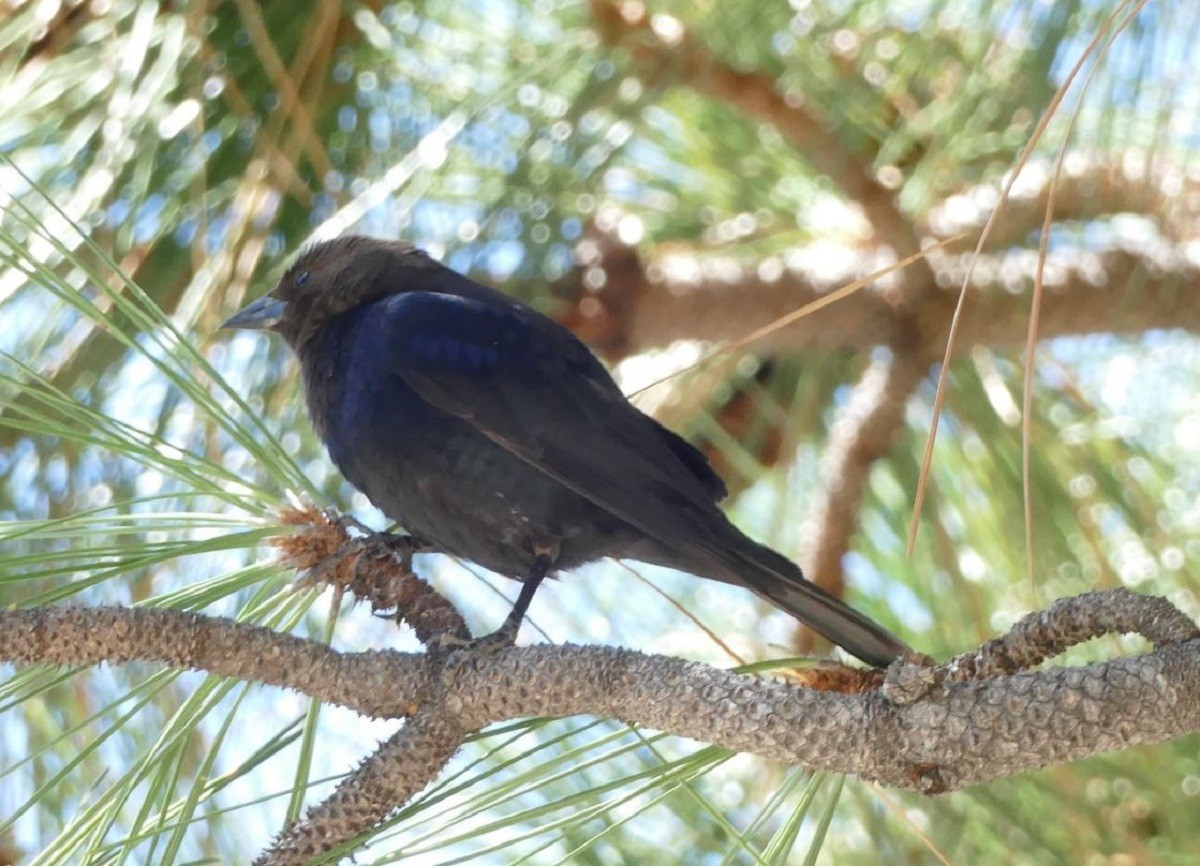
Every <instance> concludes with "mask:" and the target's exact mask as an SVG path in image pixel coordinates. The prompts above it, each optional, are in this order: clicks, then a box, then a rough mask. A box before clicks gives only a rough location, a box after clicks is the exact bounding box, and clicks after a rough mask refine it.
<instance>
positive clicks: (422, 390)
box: [375, 292, 720, 558]
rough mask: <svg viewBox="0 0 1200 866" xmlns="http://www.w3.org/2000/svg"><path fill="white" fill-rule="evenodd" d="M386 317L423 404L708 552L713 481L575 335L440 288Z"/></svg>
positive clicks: (396, 306)
mask: <svg viewBox="0 0 1200 866" xmlns="http://www.w3.org/2000/svg"><path fill="white" fill-rule="evenodd" d="M380 315H381V317H382V319H381V321H379V322H377V325H378V327H377V328H376V329H375V333H377V334H382V335H384V336H385V339H384V340H383V341H382V342H383V346H384V347H385V348H383V351H386V353H387V364H386V366H387V368H388V369H389V370H390V371H391V372H392V373H394V374H395V375H398V376H399V377H401V378H402V379H403V380H404V381H405V382H406V383H407V384H408V385H409V387H411V388H412V389H413V390H414V391H416V392H417V394H419V395H420V396H421V397H422V398H423V399H424V400H426V401H427V402H429V403H430V404H432V405H433V406H435V407H437V408H438V409H440V410H442V411H443V412H447V413H449V414H452V415H456V416H458V417H460V418H463V419H464V420H466V421H468V422H469V423H471V424H472V425H474V426H475V427H476V428H477V429H478V430H479V431H480V432H481V433H483V434H484V435H485V436H487V437H488V438H489V439H491V440H492V441H494V442H496V443H497V444H499V445H501V446H502V447H504V448H506V449H507V450H509V451H511V452H512V453H513V454H515V455H517V456H518V457H520V458H522V459H523V460H525V461H527V462H528V463H530V464H531V465H533V466H535V467H537V468H538V469H540V470H541V471H543V472H545V473H546V474H547V475H549V476H550V477H552V478H554V479H555V480H557V481H558V482H559V483H561V484H563V485H564V486H566V487H568V488H570V489H572V490H574V491H575V492H576V493H578V494H579V495H580V496H583V497H584V498H586V499H588V500H591V501H592V502H594V503H595V504H596V505H598V506H600V507H601V508H603V509H604V510H605V511H608V512H609V513H611V514H613V515H615V516H617V517H619V518H621V519H622V520H624V521H625V522H627V523H629V524H631V525H633V526H635V527H637V528H638V529H640V530H641V531H642V532H644V533H645V534H646V535H648V536H649V537H650V538H654V539H657V540H658V541H660V542H662V543H665V544H667V545H668V546H670V547H673V548H676V549H678V548H679V545H685V546H688V545H691V546H697V545H698V546H699V548H701V549H694V550H682V551H681V552H684V553H693V554H696V555H699V556H701V557H704V558H707V557H705V551H704V550H703V549H702V548H703V547H704V545H703V544H702V543H701V542H702V540H703V539H704V538H705V537H706V535H707V534H708V533H706V532H704V531H701V532H697V531H696V530H697V529H701V530H704V529H706V528H711V525H712V524H711V521H712V519H713V518H714V517H715V516H716V514H717V512H716V509H715V508H713V505H712V503H713V500H714V498H715V497H714V492H715V491H714V489H713V486H712V483H711V482H710V481H707V480H706V479H705V477H704V476H703V475H698V474H697V473H696V471H695V467H693V466H690V465H689V464H688V462H687V461H685V460H683V459H681V457H680V456H679V454H678V453H677V451H676V448H675V447H674V446H673V443H672V441H671V440H669V439H668V438H667V436H664V433H666V434H667V435H669V436H674V434H670V433H669V431H665V430H664V429H663V428H662V427H660V426H659V425H658V424H657V423H656V422H655V421H654V420H653V419H651V418H649V417H648V416H646V415H643V414H642V413H641V412H639V411H638V410H637V409H636V408H634V407H633V406H631V405H630V404H629V403H628V402H627V401H626V399H625V397H624V396H623V395H622V394H621V392H620V390H619V389H618V388H617V387H616V385H615V384H614V383H613V381H612V379H611V378H610V377H609V375H608V373H607V371H605V370H604V367H603V366H602V365H601V364H600V362H599V361H597V360H596V358H595V357H594V356H593V355H592V354H591V353H590V352H589V351H588V350H587V348H586V347H585V346H584V345H583V344H582V343H580V342H579V341H578V340H577V339H576V338H575V337H574V336H573V335H572V334H571V333H570V332H569V331H566V330H565V329H563V328H561V327H559V326H558V325H557V324H555V323H553V322H551V321H549V320H547V319H544V318H542V317H541V316H538V315H537V314H536V313H533V312H532V311H531V310H529V309H528V308H525V307H522V306H520V305H517V304H507V303H505V304H497V303H491V302H484V301H480V300H478V299H473V298H464V297H459V296H454V295H446V294H437V293H432V292H407V293H404V294H400V295H395V296H393V297H391V298H389V299H387V301H386V302H384V303H383V304H381V305H380ZM680 444H682V445H686V443H683V442H682V440H680ZM687 447H688V448H690V446H687ZM696 455H697V458H698V459H700V460H702V459H703V458H702V457H700V455H699V452H696ZM709 473H710V474H711V470H709ZM713 478H715V475H714V476H713ZM716 483H717V484H718V485H719V483H720V482H719V479H718V480H717V482H716Z"/></svg>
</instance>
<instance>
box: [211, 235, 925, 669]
mask: <svg viewBox="0 0 1200 866" xmlns="http://www.w3.org/2000/svg"><path fill="white" fill-rule="evenodd" d="M224 327H229V328H265V329H270V330H274V331H278V332H279V333H280V334H281V335H282V336H283V338H284V339H285V340H286V341H287V342H288V344H289V345H290V346H291V347H292V348H293V349H294V350H295V351H296V354H297V355H298V356H299V359H300V368H301V370H302V372H303V377H304V387H305V393H306V395H307V398H308V409H309V413H310V415H311V417H312V421H313V425H314V426H315V428H316V430H317V432H318V433H319V434H320V436H321V438H322V439H323V440H324V441H325V444H326V445H327V446H328V448H329V453H330V456H332V458H333V460H334V462H335V463H336V464H337V465H338V467H339V468H340V469H341V471H342V472H343V473H344V474H345V476H346V478H348V479H349V480H350V481H351V483H353V484H354V485H355V486H356V487H358V488H359V489H360V490H362V491H363V493H365V494H366V495H367V496H368V497H369V498H370V500H371V501H372V502H373V503H374V504H375V505H377V506H378V507H379V508H380V510H382V511H383V513H384V514H386V515H387V516H388V517H390V518H392V519H393V520H396V521H398V522H399V523H400V524H401V525H403V526H404V527H405V528H406V529H407V530H408V531H410V532H411V533H413V535H414V536H415V537H417V538H419V539H422V540H423V541H424V542H427V543H428V544H429V545H431V546H432V547H433V548H435V549H437V550H440V551H443V552H446V553H451V554H454V555H456V556H460V557H462V558H464V559H467V560H470V561H472V562H476V563H478V564H480V565H482V566H484V567H485V568H488V569H491V570H492V571H495V572H497V573H499V574H503V575H506V576H508V577H512V578H516V579H518V580H522V581H524V585H523V587H522V589H521V592H520V595H519V598H518V600H517V603H516V605H515V606H514V608H513V611H512V613H511V614H510V615H509V617H508V619H507V620H506V621H505V624H504V625H503V626H502V627H501V629H500V630H499V631H498V632H497V633H496V634H497V635H498V636H500V637H501V638H502V639H507V640H510V641H511V640H512V639H513V638H515V636H516V632H517V630H518V628H519V627H520V623H521V620H522V618H523V616H524V614H525V610H526V608H528V606H529V603H530V601H531V600H532V599H533V594H534V591H535V590H536V589H537V586H538V584H539V583H540V582H541V581H542V579H543V578H544V577H546V575H548V574H553V573H555V572H559V571H565V570H569V569H572V568H575V567H576V566H579V565H582V564H584V563H587V562H592V561H594V560H597V559H600V558H602V557H605V556H611V557H617V558H628V559H635V560H640V561H642V562H648V563H654V564H656V565H664V566H668V567H671V568H677V569H681V570H683V571H687V572H691V573H692V574H696V575H700V576H703V577H708V578H712V579H714V580H721V581H724V582H726V583H732V584H736V585H738V586H745V587H749V588H750V589H752V590H754V591H755V592H757V593H758V594H759V595H760V596H762V597H764V598H766V599H768V600H770V601H771V602H773V603H774V604H776V605H777V606H779V607H781V608H783V609H784V610H786V611H788V612H789V613H791V614H792V615H794V616H795V617H796V618H797V619H799V620H800V621H801V622H804V623H807V624H808V625H809V626H811V627H812V628H814V629H815V630H816V631H818V632H820V633H821V634H823V635H825V637H827V638H829V639H830V640H831V641H833V642H834V643H836V644H838V645H839V646H841V647H842V648H844V649H845V650H846V651H847V652H849V653H851V654H852V655H855V656H857V657H858V658H860V659H862V660H863V661H865V662H868V663H870V664H872V665H876V666H884V665H886V664H888V663H889V662H891V661H892V660H893V659H894V658H896V657H897V656H898V655H900V654H901V653H902V652H903V651H904V650H905V649H906V647H905V645H904V643H902V642H901V641H900V640H899V639H897V638H896V637H894V636H893V635H891V634H890V633H889V632H888V631H886V630H885V629H884V628H883V627H881V626H879V625H878V624H876V623H875V622H873V621H871V620H870V619H868V618H867V617H865V616H863V615H862V614H860V613H858V612H857V611H855V610H853V609H852V608H850V607H848V606H847V605H846V604H844V603H843V602H841V601H840V600H838V599H837V598H835V597H834V596H832V595H830V594H829V593H827V592H825V591H824V590H822V589H820V588H819V587H817V586H815V585H814V584H812V583H810V582H809V581H807V580H805V579H804V577H803V576H802V575H801V573H800V569H799V568H798V567H797V566H796V565H795V564H793V563H792V562H790V561H789V560H788V559H786V558H785V557H783V556H781V555H779V554H778V553H776V552H775V551H773V550H771V549H770V548H767V547H764V546H763V545H761V544H758V543H757V542H754V541H752V540H751V539H749V538H747V537H746V536H745V535H743V534H742V533H741V532H740V531H739V530H738V529H737V528H736V527H734V525H733V524H732V523H730V522H729V520H728V519H727V518H726V517H725V515H724V513H723V512H722V511H721V509H720V508H719V507H718V506H717V503H718V502H719V501H720V500H721V499H722V498H723V497H724V495H725V492H726V491H725V485H724V484H723V483H722V481H721V479H720V478H719V477H717V475H716V474H715V473H714V472H713V470H712V469H711V468H710V467H709V465H708V461H707V460H706V459H705V457H704V455H703V454H701V453H700V452H699V451H697V450H696V449H695V448H693V447H692V446H691V445H689V444H688V443H687V442H685V441H684V440H683V439H681V438H680V437H678V436H676V435H675V434H674V433H672V432H671V431H670V430H667V429H666V428H665V427H663V426H662V425H661V424H659V423H658V422H657V421H655V420H654V419H653V418H651V417H649V416H648V415H645V414H643V413H642V412H640V411H639V410H638V409H636V408H635V407H634V406H633V405H632V404H630V403H629V401H628V400H626V399H625V397H624V395H623V394H622V393H621V391H620V390H619V389H618V388H617V386H616V384H615V383H614V382H613V380H612V378H611V377H610V376H609V374H608V372H607V371H606V370H605V369H604V367H603V365H601V363H600V362H599V361H598V360H597V359H596V358H595V356H593V355H592V353H591V352H589V351H588V349H587V347H585V346H584V345H583V343H581V342H580V341H579V340H578V339H576V337H575V336H574V335H573V334H571V333H570V332H569V331H567V330H566V329H565V328H562V327H561V326H559V325H558V324H556V323H555V322H553V321H551V320H550V319H548V318H546V317H545V316H542V315H541V314H539V313H537V312H535V311H534V310H532V309H530V308H529V307H527V306H525V305H523V304H521V303H519V302H517V301H515V300H513V299H512V298H509V297H507V296H506V295H504V294H503V293H501V292H499V291H497V290H495V289H492V288H488V287H486V286H482V285H480V284H478V283H476V282H473V281H472V280H470V279H468V278H467V277H464V276H462V275H461V274H458V273H456V272H454V271H452V270H450V269H449V268H446V267H444V266H443V265H441V264H439V263H438V262H436V261H434V260H433V259H431V258H430V257H429V256H427V255H426V254H425V253H423V252H422V251H420V250H418V249H415V248H414V247H412V246H411V245H409V244H406V243H402V242H390V241H383V240H378V239H374V238H368V237H361V236H348V237H341V238H337V239H335V240H331V241H325V242H322V243H318V244H316V245H314V246H312V247H310V248H308V249H307V250H305V251H304V252H302V253H301V254H300V255H299V257H298V258H297V259H296V261H295V262H294V263H293V264H292V265H291V267H289V268H288V270H287V272H286V273H285V274H284V275H283V278H282V279H281V280H280V282H279V284H278V285H277V286H276V287H275V289H274V290H273V291H271V293H270V294H268V295H266V296H265V297H262V298H260V299H259V300H257V301H254V302H253V303H251V304H250V305H249V306H247V307H246V308H245V309H243V310H242V311H241V312H239V313H237V314H236V315H235V316H234V317H233V318H231V319H230V320H229V321H228V322H226V323H225V325H224Z"/></svg>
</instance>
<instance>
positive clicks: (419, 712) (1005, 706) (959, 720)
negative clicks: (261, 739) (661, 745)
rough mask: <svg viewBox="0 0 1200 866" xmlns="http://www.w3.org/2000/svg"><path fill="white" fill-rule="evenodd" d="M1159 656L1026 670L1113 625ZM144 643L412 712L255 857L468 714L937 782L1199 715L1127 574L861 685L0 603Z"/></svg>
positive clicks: (355, 795)
mask: <svg viewBox="0 0 1200 866" xmlns="http://www.w3.org/2000/svg"><path fill="white" fill-rule="evenodd" d="M1114 632H1139V633H1141V634H1143V635H1144V636H1145V637H1147V639H1149V640H1151V641H1152V642H1154V643H1155V644H1156V645H1155V648H1154V649H1153V651H1151V652H1148V653H1146V654H1145V655H1141V656H1136V657H1131V658H1118V659H1114V660H1112V661H1108V662H1104V663H1100V664H1092V665H1087V666H1084V667H1057V668H1043V669H1040V670H1028V669H1027V668H1028V667H1029V666H1031V665H1035V664H1038V663H1040V662H1041V661H1043V660H1044V659H1046V658H1049V657H1050V656H1053V655H1055V654H1057V653H1059V652H1061V651H1062V650H1064V649H1066V648H1068V647H1070V646H1072V645H1074V644H1077V643H1080V642H1082V641H1084V640H1087V639H1089V638H1092V637H1095V636H1097V635H1102V634H1108V633H1114ZM134 659H140V660H146V661H159V662H162V663H164V664H168V665H170V666H172V667H175V668H191V669H203V670H207V671H209V672H211V673H214V674H218V675H221V676H233V677H239V678H242V679H246V680H255V681H259V682H263V683H269V684H273V685H279V686H283V687H286V688H290V689H293V690H296V691H298V692H301V693H303V694H306V695H310V696H314V697H319V698H321V699H322V700H326V701H330V702H333V703H338V704H341V705H343V706H347V707H351V708H353V709H355V710H357V711H358V712H361V713H363V714H366V715H369V716H372V717H392V718H400V717H405V718H408V719H409V721H408V722H407V723H406V725H405V727H404V728H403V729H402V730H401V731H400V732H399V733H398V734H397V735H396V736H394V737H393V738H391V739H390V740H389V741H388V742H386V743H385V744H384V745H383V746H382V747H381V749H380V750H379V751H378V752H377V753H376V754H374V755H372V756H371V757H370V758H368V759H367V760H366V761H365V762H364V763H363V764H362V765H361V766H360V767H359V768H358V769H357V770H355V771H354V772H353V773H352V774H351V775H350V776H349V777H347V779H346V780H345V781H344V782H343V783H342V784H341V785H340V786H339V787H338V789H337V791H335V793H334V794H333V795H332V796H331V797H330V798H329V799H328V800H327V801H326V802H324V803H322V804H320V805H318V806H316V807H314V809H313V810H311V811H310V813H309V814H308V816H306V818H305V819H304V820H302V821H300V822H297V823H296V824H294V825H292V826H291V827H289V828H287V829H286V830H285V831H284V833H283V834H282V835H281V836H280V838H279V839H277V840H276V842H275V844H274V845H273V846H272V847H271V848H270V849H269V850H268V851H267V852H266V853H264V854H263V855H262V857H261V858H260V859H259V860H258V861H257V862H258V863H259V864H260V866H284V864H289V866H290V864H300V863H304V862H307V860H308V859H309V858H311V857H312V856H314V855H315V854H317V853H319V852H322V851H328V850H331V849H332V848H335V847H337V846H339V845H341V844H344V843H345V842H347V841H348V840H349V839H352V838H354V837H355V836H357V835H359V834H361V833H363V832H366V831H368V830H369V829H370V828H371V827H373V826H375V825H377V824H378V823H379V822H381V821H382V820H384V819H385V818H386V817H387V816H388V815H389V814H391V813H392V812H393V811H394V810H395V809H397V808H399V807H400V806H401V805H403V804H404V803H405V802H406V801H407V800H409V799H410V798H411V797H413V796H414V795H415V794H417V793H418V792H419V791H420V790H421V789H423V788H424V787H425V786H426V785H427V784H428V783H429V782H430V781H432V780H433V779H434V778H435V777H436V775H437V773H438V772H439V771H440V770H441V768H442V767H443V766H444V765H445V763H446V761H447V760H449V758H450V757H451V756H452V755H453V754H454V752H455V751H456V750H457V748H458V747H459V746H460V745H461V743H462V742H463V741H464V740H465V738H466V737H467V736H468V735H469V734H471V733H472V732H475V731H478V730H480V729H482V728H485V727H487V726H488V725H490V724H494V723H497V722H503V721H506V720H511V719H515V718H520V717H524V716H544V715H553V716H565V715H576V714H595V715H603V716H608V717H611V718H616V719H621V720H623V721H626V722H629V723H632V724H638V725H641V726H644V727H648V728H655V729H658V730H662V731H666V732H669V733H672V734H676V735H678V736H684V737H690V738H693V739H697V740H701V741H705V742H710V743H714V744H716V745H719V746H722V747H724V748H728V749H733V750H737V751H742V752H749V753H753V754H756V755H761V756H763V757H765V758H770V759H773V760H778V761H783V762H786V763H788V764H796V765H803V766H807V767H811V768H814V769H818V768H819V769H825V770H832V771H836V772H843V773H853V774H856V775H858V776H860V777H862V778H864V779H868V780H872V781H876V782H879V783H881V784H885V785H890V786H894V787H898V788H904V789H908V790H916V791H922V792H925V793H937V792H941V791H949V790H954V789H958V788H963V787H966V786H970V785H976V784H980V783H982V782H985V781H988V780H990V779H996V778H999V777H1002V776H1007V775H1011V774H1014V773H1020V772H1024V771H1027V770H1033V769H1037V768H1040V767H1046V766H1049V765H1051V764H1056V763H1061V762H1065V761H1073V760H1078V759H1080V758H1084V757H1087V756H1089V755H1095V754H1098V753H1101V752H1106V751H1111V750H1114V749H1122V748H1129V747H1132V746H1137V745H1144V744H1148V743H1157V742H1163V741H1166V740H1170V739H1173V738H1175V737H1179V736H1182V735H1184V734H1187V733H1192V732H1195V731H1197V730H1200V630H1197V628H1196V627H1195V625H1194V624H1193V623H1192V622H1191V621H1190V620H1188V619H1187V618H1186V617H1184V616H1183V615H1182V614H1181V613H1180V612H1179V611H1178V610H1176V609H1175V608H1174V607H1172V606H1171V605H1170V604H1169V603H1168V602H1167V601H1166V600H1164V599H1160V598H1155V597H1153V596H1143V595H1138V594H1136V593H1133V592H1130V591H1128V590H1112V591H1107V592H1097V593H1089V594H1086V595H1083V596H1079V597H1077V598H1072V599H1065V600H1062V601H1060V602H1057V603H1056V604H1055V605H1054V606H1052V607H1051V608H1050V609H1048V610H1046V611H1042V612H1039V613H1036V614H1033V615H1031V616H1029V617H1027V618H1026V619H1024V620H1022V621H1021V622H1019V623H1018V624H1017V625H1016V626H1015V627H1014V628H1013V630H1012V631H1011V632H1010V633H1009V634H1008V635H1006V636H1005V637H1003V638H1000V639H998V640H995V641H992V642H989V643H988V644H986V645H984V647H982V648H981V649H980V650H978V651H976V652H974V653H971V654H968V655H965V656H962V657H960V658H958V659H955V660H953V661H952V662H950V663H949V664H947V665H943V666H940V667H935V666H931V665H929V664H928V663H927V661H925V662H923V661H922V660H920V659H906V660H901V661H898V662H897V663H895V664H893V665H892V667H891V668H890V669H889V670H888V672H887V674H886V678H885V680H884V683H883V686H882V688H875V689H872V690H868V691H863V692H860V693H855V694H845V693H835V692H828V691H818V690H814V689H809V688H802V687H799V686H796V685H791V684H786V683H782V682H774V681H770V680H765V679H760V678H756V677H751V676H746V675H742V674H736V673H731V672H729V671H725V670H719V669H716V668H712V667H709V666H706V665H702V664H697V663H694V662H687V661H682V660H679V659H674V658H667V657H663V656H650V655H644V654H642V653H638V652H633V651H630V650H624V649H617V648H608V647H581V646H535V647H525V648H517V649H508V650H498V651H492V652H470V651H468V652H449V653H448V652H433V653H429V654H405V653H397V652H388V651H382V652H367V653H353V654H341V653H337V652H335V651H334V650H331V649H329V648H328V647H325V646H322V645H319V644H313V643H311V642H309V641H304V640H300V639H297V638H294V637H290V636H287V635H280V634H276V633H273V632H271V631H269V630H268V629H264V628H260V627H256V626H248V625H243V624H239V623H235V622H233V621H230V620H224V619H216V618H208V617H203V616H200V615H197V614H192V613H184V612H180V611H173V610H158V609H147V608H143V609H134V610H128V609H116V608H99V609H86V608H74V609H72V608H38V609H30V610H16V611H4V612H0V661H8V662H17V663H31V662H43V663H51V664H60V665H61V664H74V665H82V664H98V663H100V662H102V661H109V662H118V663H120V662H127V661H131V660H134Z"/></svg>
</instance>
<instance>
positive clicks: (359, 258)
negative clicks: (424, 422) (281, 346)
mask: <svg viewBox="0 0 1200 866" xmlns="http://www.w3.org/2000/svg"><path fill="white" fill-rule="evenodd" d="M440 268H441V265H439V264H438V263H437V262H435V261H434V260H433V259H431V258H429V256H427V255H426V254H425V253H424V252H422V251H421V250H419V249H417V248H416V247H414V246H412V244H408V243H405V242H404V241H387V240H382V239H380V238H370V237H365V236H362V235H346V236H343V237H339V238H334V239H333V240H328V241H321V242H319V243H316V244H313V245H311V246H309V247H307V248H305V249H304V250H303V251H302V252H301V253H300V254H299V255H298V256H297V257H296V259H295V261H293V262H292V264H291V265H290V266H289V267H288V269H287V270H286V271H284V274H283V276H282V277H281V278H280V280H279V283H278V284H277V285H276V286H275V288H274V289H272V290H271V291H270V292H268V293H267V294H265V295H263V296H262V297H261V298H259V299H258V300H256V301H252V302H251V303H249V304H247V305H246V306H245V307H243V308H242V309H241V310H239V311H238V312H237V313H235V314H234V315H233V316H232V317H230V319H229V320H228V321H226V322H225V323H224V324H223V325H221V327H222V328H254V329H259V330H271V331H277V332H279V333H280V334H281V335H283V338H284V339H285V340H287V341H288V343H289V344H290V345H291V346H292V348H293V349H297V350H299V349H300V348H301V347H303V346H304V345H305V344H306V343H307V342H308V341H309V340H311V339H312V338H313V336H314V335H315V334H316V333H317V332H318V331H320V330H321V327H322V326H323V325H325V324H326V323H328V322H329V321H330V320H331V319H333V318H334V317H336V316H338V315H340V314H342V313H345V312H347V311H349V310H352V309H354V308H355V307H358V306H360V305H362V304H367V303H370V302H371V301H377V300H379V299H380V298H383V297H386V296H388V295H394V294H399V293H400V292H405V291H411V290H413V289H418V288H422V285H421V283H422V282H423V280H422V273H421V272H425V273H426V274H428V272H430V271H433V270H437V269H440ZM425 279H428V276H426V277H425Z"/></svg>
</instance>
